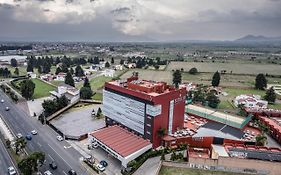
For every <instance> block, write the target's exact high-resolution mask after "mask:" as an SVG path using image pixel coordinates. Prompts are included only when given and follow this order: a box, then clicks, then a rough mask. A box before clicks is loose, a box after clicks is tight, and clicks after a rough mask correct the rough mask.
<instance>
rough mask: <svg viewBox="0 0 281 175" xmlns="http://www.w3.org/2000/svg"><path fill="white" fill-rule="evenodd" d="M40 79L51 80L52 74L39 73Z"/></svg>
mask: <svg viewBox="0 0 281 175" xmlns="http://www.w3.org/2000/svg"><path fill="white" fill-rule="evenodd" d="M40 79H41V80H44V81H52V80H53V79H54V76H53V75H51V74H45V75H41V76H40Z"/></svg>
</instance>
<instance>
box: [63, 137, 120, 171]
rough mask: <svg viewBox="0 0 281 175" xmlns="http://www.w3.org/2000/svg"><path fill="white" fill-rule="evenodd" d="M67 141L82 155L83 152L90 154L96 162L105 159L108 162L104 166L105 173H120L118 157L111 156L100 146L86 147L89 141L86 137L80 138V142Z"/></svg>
mask: <svg viewBox="0 0 281 175" xmlns="http://www.w3.org/2000/svg"><path fill="white" fill-rule="evenodd" d="M68 142H69V143H70V144H71V145H72V147H73V148H75V149H76V150H77V151H79V152H82V153H81V154H82V155H84V154H85V153H86V154H90V155H92V156H93V157H94V159H95V160H96V161H98V162H100V161H101V160H105V161H106V162H107V163H108V166H107V167H106V170H105V174H107V175H121V162H120V161H119V160H118V159H116V158H114V157H113V156H111V155H109V154H108V153H107V152H105V151H104V150H103V149H102V148H94V149H92V150H89V149H88V148H87V147H88V144H89V141H88V140H87V139H85V140H82V141H80V142H77V141H68Z"/></svg>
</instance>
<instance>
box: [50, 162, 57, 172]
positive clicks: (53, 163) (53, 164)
mask: <svg viewBox="0 0 281 175" xmlns="http://www.w3.org/2000/svg"><path fill="white" fill-rule="evenodd" d="M49 165H50V167H51V168H52V169H53V170H55V169H57V168H58V166H57V164H56V163H55V162H54V161H53V162H51V163H50V164H49Z"/></svg>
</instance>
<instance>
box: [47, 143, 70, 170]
mask: <svg viewBox="0 0 281 175" xmlns="http://www.w3.org/2000/svg"><path fill="white" fill-rule="evenodd" d="M48 146H49V147H50V148H51V149H52V150H53V151H54V152H55V153H56V154H57V155H58V156H59V157H60V158H61V159H62V160H63V161H64V162H65V163H66V164H67V165H68V166H69V167H70V168H71V166H70V165H69V164H68V163H67V161H65V160H64V158H62V157H61V155H60V154H59V153H58V152H57V151H56V150H55V149H54V148H53V147H51V145H49V144H48Z"/></svg>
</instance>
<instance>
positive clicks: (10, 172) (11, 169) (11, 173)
mask: <svg viewBox="0 0 281 175" xmlns="http://www.w3.org/2000/svg"><path fill="white" fill-rule="evenodd" d="M8 172H9V175H14V174H17V172H16V170H15V168H14V167H12V166H10V167H9V168H8Z"/></svg>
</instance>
